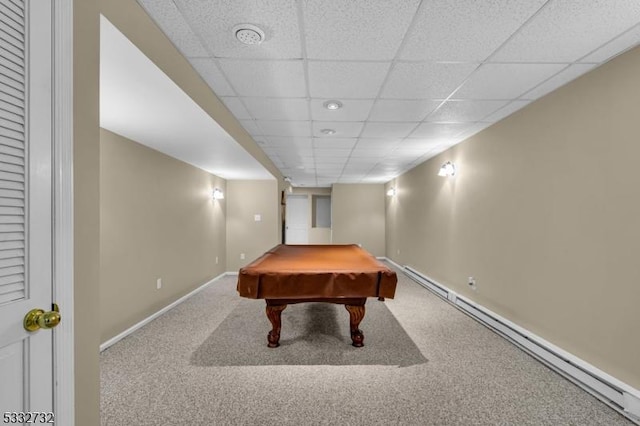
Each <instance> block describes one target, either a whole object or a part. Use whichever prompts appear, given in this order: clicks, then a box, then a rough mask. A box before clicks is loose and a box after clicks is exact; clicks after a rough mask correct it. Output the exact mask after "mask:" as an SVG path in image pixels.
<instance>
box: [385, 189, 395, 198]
mask: <svg viewBox="0 0 640 426" xmlns="http://www.w3.org/2000/svg"><path fill="white" fill-rule="evenodd" d="M387 195H388V196H389V197H393V196H394V195H396V189H395V188H394V187H391V188H389V190H388V191H387Z"/></svg>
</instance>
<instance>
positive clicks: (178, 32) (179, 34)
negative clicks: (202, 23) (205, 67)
mask: <svg viewBox="0 0 640 426" xmlns="http://www.w3.org/2000/svg"><path fill="white" fill-rule="evenodd" d="M138 3H140V4H141V5H142V7H143V8H144V9H145V10H146V11H147V14H148V15H149V16H151V18H152V19H153V20H154V21H155V22H156V23H157V24H158V26H159V27H160V29H161V30H162V31H163V32H164V33H165V34H166V35H167V37H168V38H169V39H171V41H172V42H173V44H174V45H175V46H176V47H177V48H178V50H180V52H182V54H183V55H184V56H186V57H192V56H200V57H204V56H209V53H208V52H207V50H206V49H205V48H204V47H203V46H202V44H201V43H200V40H199V39H198V37H197V36H196V35H195V34H194V33H193V31H192V30H191V28H190V27H189V24H187V22H186V21H185V19H184V17H183V16H182V15H181V14H180V12H179V11H178V8H177V7H176V5H175V3H173V2H171V1H157V0H139V1H138Z"/></svg>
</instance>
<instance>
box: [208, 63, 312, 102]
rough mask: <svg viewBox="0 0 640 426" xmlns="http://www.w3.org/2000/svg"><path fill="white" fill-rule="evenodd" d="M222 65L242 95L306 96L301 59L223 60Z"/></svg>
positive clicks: (232, 83) (230, 80) (238, 92)
mask: <svg viewBox="0 0 640 426" xmlns="http://www.w3.org/2000/svg"><path fill="white" fill-rule="evenodd" d="M220 67H221V69H222V71H224V73H225V75H226V76H227V78H228V79H229V82H230V83H231V85H232V86H233V87H234V88H235V90H236V92H237V94H238V95H239V96H257V97H270V96H271V97H281V98H304V97H306V93H307V90H306V86H305V78H304V68H303V66H302V61H249V60H235V59H221V60H220Z"/></svg>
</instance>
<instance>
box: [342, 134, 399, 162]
mask: <svg viewBox="0 0 640 426" xmlns="http://www.w3.org/2000/svg"><path fill="white" fill-rule="evenodd" d="M400 141H401V140H400V139H362V138H361V139H359V140H358V143H357V144H356V146H355V147H354V148H353V151H352V152H351V157H365V158H366V157H384V156H385V155H386V154H387V153H389V152H390V151H391V150H393V149H395V147H396V146H397V145H398V144H399V143H400Z"/></svg>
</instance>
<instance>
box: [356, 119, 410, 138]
mask: <svg viewBox="0 0 640 426" xmlns="http://www.w3.org/2000/svg"><path fill="white" fill-rule="evenodd" d="M418 124H419V123H418V122H413V123H382V122H367V123H366V124H365V126H364V130H363V131H362V137H364V138H404V137H406V136H407V135H408V134H409V133H411V132H412V131H413V129H415V128H416V126H417V125H418Z"/></svg>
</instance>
